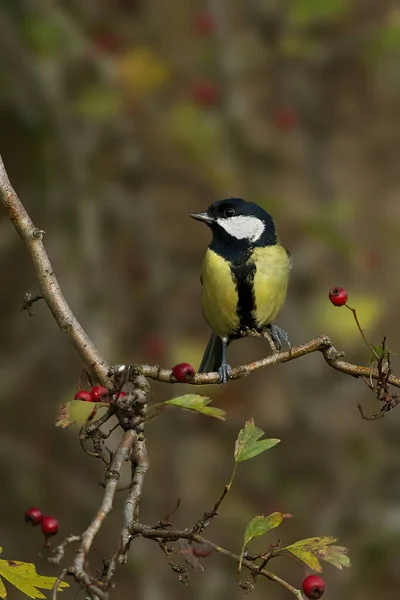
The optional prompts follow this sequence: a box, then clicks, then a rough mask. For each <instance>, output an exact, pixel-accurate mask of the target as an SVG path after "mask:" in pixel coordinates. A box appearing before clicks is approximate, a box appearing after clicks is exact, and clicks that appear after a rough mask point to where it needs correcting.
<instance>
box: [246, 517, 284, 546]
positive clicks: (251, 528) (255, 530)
mask: <svg viewBox="0 0 400 600" xmlns="http://www.w3.org/2000/svg"><path fill="white" fill-rule="evenodd" d="M286 516H289V515H285V514H283V513H281V512H274V513H272V514H270V515H268V516H267V517H265V516H264V515H259V516H258V517H254V519H252V520H251V521H250V523H248V525H247V527H246V531H245V533H244V545H245V546H247V544H248V543H249V542H250V541H251V540H252V539H253V538H255V537H259V536H260V535H264V533H267V532H268V531H270V530H271V529H275V527H279V525H280V524H281V523H282V521H283V519H284V518H285V517H286Z"/></svg>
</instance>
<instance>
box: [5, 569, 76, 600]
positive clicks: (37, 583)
mask: <svg viewBox="0 0 400 600" xmlns="http://www.w3.org/2000/svg"><path fill="white" fill-rule="evenodd" d="M0 575H1V576H2V577H4V579H6V580H7V581H9V582H10V583H11V584H12V585H14V586H15V587H16V588H17V589H18V590H20V591H21V592H22V593H23V594H26V596H29V598H46V596H44V594H42V592H40V591H39V590H38V589H37V588H42V589H44V590H51V589H52V588H53V586H54V584H55V582H56V579H57V578H56V577H46V576H44V575H38V574H37V573H36V567H35V565H34V564H32V563H25V562H21V561H19V560H0ZM0 582H1V586H0V598H6V589H5V587H4V584H3V582H2V581H1V579H0ZM65 587H69V585H68V583H65V581H62V582H61V583H59V585H58V590H59V591H62V588H65ZM3 590H4V591H3ZM2 594H3V595H2Z"/></svg>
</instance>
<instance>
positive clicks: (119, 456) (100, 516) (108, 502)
mask: <svg viewBox="0 0 400 600" xmlns="http://www.w3.org/2000/svg"><path fill="white" fill-rule="evenodd" d="M136 438H137V433H136V432H135V431H133V430H129V431H126V432H125V433H124V436H123V438H122V440H121V442H120V444H119V446H118V448H117V450H116V451H115V453H114V457H113V460H112V462H111V465H110V469H109V471H108V473H107V483H106V486H105V491H104V495H103V499H102V502H101V506H100V508H99V510H98V511H97V514H96V516H95V517H94V519H93V521H92V522H91V524H90V525H89V527H88V528H87V529H86V531H85V532H84V533H83V534H82V539H81V544H80V546H79V549H78V552H77V553H76V556H75V559H74V565H73V569H74V574H75V577H76V578H77V580H78V581H80V582H81V583H84V584H88V583H89V584H90V583H91V581H90V578H89V581H88V580H87V579H88V576H87V573H86V572H85V570H84V565H85V561H86V558H87V556H88V554H89V551H90V548H91V546H92V544H93V540H94V538H95V537H96V535H97V533H98V532H99V530H100V527H101V526H102V524H103V522H104V520H105V519H106V517H107V515H108V514H109V513H110V512H111V509H112V506H113V501H114V496H115V492H116V489H117V485H118V480H119V478H120V475H121V472H122V467H123V465H124V462H125V461H126V460H127V459H128V458H129V455H130V452H131V450H132V446H133V444H134V442H135V440H136Z"/></svg>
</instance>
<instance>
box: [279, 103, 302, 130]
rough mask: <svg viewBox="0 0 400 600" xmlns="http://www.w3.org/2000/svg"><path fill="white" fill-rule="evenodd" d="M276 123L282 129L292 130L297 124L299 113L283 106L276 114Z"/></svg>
mask: <svg viewBox="0 0 400 600" xmlns="http://www.w3.org/2000/svg"><path fill="white" fill-rule="evenodd" d="M275 124H276V126H277V127H278V129H281V130H282V131H291V130H292V129H293V128H294V127H295V126H296V125H297V115H296V113H295V112H294V111H293V110H292V109H291V108H281V109H280V110H279V111H278V112H277V113H276V115H275Z"/></svg>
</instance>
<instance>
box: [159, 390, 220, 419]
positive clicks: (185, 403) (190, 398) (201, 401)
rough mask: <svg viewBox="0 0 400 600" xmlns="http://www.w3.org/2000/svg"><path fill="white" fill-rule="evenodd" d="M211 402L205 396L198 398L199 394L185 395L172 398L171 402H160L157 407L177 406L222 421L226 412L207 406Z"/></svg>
mask: <svg viewBox="0 0 400 600" xmlns="http://www.w3.org/2000/svg"><path fill="white" fill-rule="evenodd" d="M211 402H212V400H211V398H207V396H200V395H199V394H185V395H184V396H178V398H172V399H171V400H166V401H165V402H161V403H160V404H159V405H158V406H163V405H164V406H165V405H167V406H168V405H169V406H179V407H180V408H185V409H186V410H193V411H194V412H198V413H200V414H203V415H207V416H208V417H214V418H215V419H221V420H222V421H224V420H225V417H226V412H225V411H224V410H221V409H220V408H215V407H213V406H208V405H209V404H211Z"/></svg>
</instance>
